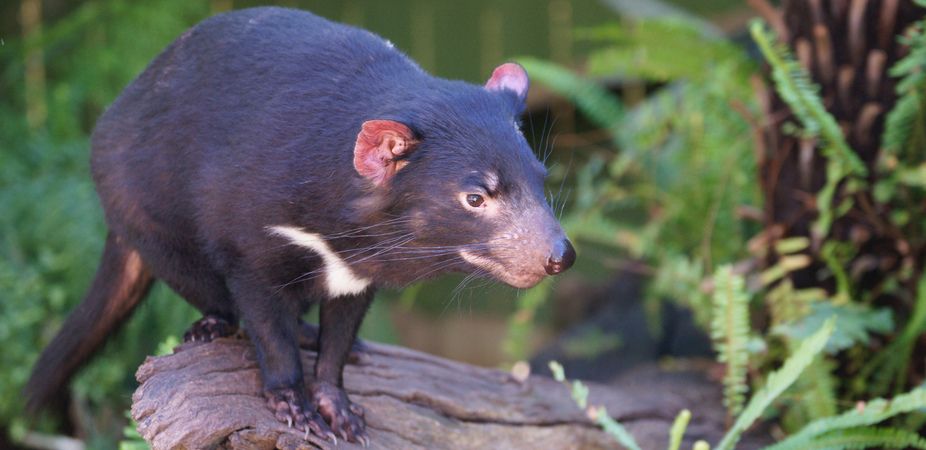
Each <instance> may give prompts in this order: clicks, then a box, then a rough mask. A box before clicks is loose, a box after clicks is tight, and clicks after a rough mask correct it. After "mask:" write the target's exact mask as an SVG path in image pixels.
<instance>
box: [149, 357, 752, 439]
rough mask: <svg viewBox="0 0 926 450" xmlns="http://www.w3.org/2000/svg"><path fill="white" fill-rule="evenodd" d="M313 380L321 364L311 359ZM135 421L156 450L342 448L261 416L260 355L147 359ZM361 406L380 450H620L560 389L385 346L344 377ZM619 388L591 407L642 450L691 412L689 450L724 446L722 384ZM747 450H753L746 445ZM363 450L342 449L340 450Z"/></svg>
mask: <svg viewBox="0 0 926 450" xmlns="http://www.w3.org/2000/svg"><path fill="white" fill-rule="evenodd" d="M302 356H303V364H304V366H305V367H306V372H307V373H311V372H312V364H313V362H314V358H315V353H313V352H311V351H305V350H304V351H303V353H302ZM136 376H137V378H138V381H139V383H140V386H139V388H138V390H137V391H136V392H135V394H134V395H133V405H132V417H133V418H134V419H135V420H136V421H137V422H138V430H139V432H140V433H141V435H142V436H143V437H144V438H145V439H146V440H147V441H148V442H149V443H150V444H151V446H152V448H154V449H156V450H159V449H176V448H190V449H192V448H228V449H245V448H247V449H273V448H279V449H311V448H334V447H333V446H332V445H331V444H329V443H327V442H324V441H321V440H319V439H317V438H315V437H314V436H310V437H309V438H308V440H304V438H303V435H302V433H301V432H298V431H296V430H293V429H289V428H287V427H286V425H285V424H281V423H279V422H277V421H276V420H275V419H274V418H273V416H272V415H271V413H270V410H269V409H267V407H266V406H265V402H264V400H263V398H262V397H261V393H260V379H259V372H258V369H257V362H256V360H255V355H254V350H253V349H252V347H251V346H250V344H249V343H248V342H247V341H245V340H240V339H219V340H217V341H214V342H212V343H209V344H200V345H196V346H188V347H187V348H183V349H182V350H181V351H178V352H176V353H174V354H172V355H167V356H159V357H150V358H148V359H147V360H146V361H145V363H144V364H143V365H142V366H141V367H140V368H139V369H138V372H137V374H136ZM344 379H345V386H346V389H347V392H348V394H349V395H350V397H351V399H352V400H353V401H354V402H357V403H359V404H360V405H362V406H363V407H364V408H365V410H366V422H367V430H368V435H369V437H370V438H371V441H372V447H373V448H385V449H415V448H428V449H440V448H454V449H467V448H479V449H483V448H512V449H520V448H523V449H537V448H557V449H569V448H582V449H597V448H620V446H618V445H617V444H616V443H615V441H614V440H612V439H611V438H610V437H609V436H607V435H606V434H604V433H603V432H602V431H600V430H599V429H598V428H597V427H596V426H594V425H593V424H592V423H591V422H590V421H589V420H588V419H587V418H586V417H585V414H584V412H583V411H581V410H580V409H579V408H578V407H577V406H576V405H575V403H574V402H573V401H572V399H571V398H570V396H569V393H568V390H567V388H566V387H564V386H563V385H561V384H559V383H557V382H555V381H554V380H552V379H550V378H547V377H543V376H537V375H533V376H531V377H530V378H528V379H527V380H526V381H524V382H520V381H518V380H516V379H515V378H514V377H512V376H511V375H510V374H508V373H506V372H502V371H499V370H493V369H485V368H479V367H474V366H469V365H466V364H462V363H457V362H453V361H449V360H445V359H441V358H438V357H434V356H430V355H426V354H423V353H418V352H415V351H412V350H407V349H403V348H400V347H394V346H389V345H382V344H373V343H369V344H365V345H364V348H363V350H361V351H359V352H357V353H356V354H355V355H354V356H353V357H352V361H351V362H350V363H349V364H348V366H347V368H346V369H345V372H344ZM623 380H624V381H623V382H621V385H619V386H617V387H610V386H607V387H606V386H602V385H597V384H590V388H591V395H590V402H591V403H592V404H595V405H603V406H605V407H607V409H608V412H609V413H610V414H611V415H612V416H613V417H614V418H616V419H617V420H619V421H621V422H622V423H623V424H624V425H625V426H626V427H627V428H628V429H629V430H630V432H631V433H632V434H633V435H634V436H635V437H636V438H637V439H638V440H639V442H640V444H641V446H642V447H643V448H644V449H650V448H654V449H655V448H666V442H667V433H668V429H669V426H670V425H671V423H672V420H673V419H674V417H675V415H676V414H677V413H678V412H679V411H680V410H681V409H683V408H689V409H690V410H691V411H692V412H693V419H692V422H691V424H690V425H689V428H688V433H687V439H686V441H687V444H686V446H685V448H690V446H691V444H693V442H694V441H695V440H697V439H706V440H708V441H711V442H716V441H717V440H718V439H719V437H720V436H721V434H722V430H723V420H724V414H723V410H722V407H720V394H719V390H718V388H717V386H716V385H715V384H714V383H710V382H708V381H706V380H705V379H704V378H703V377H698V376H695V377H692V376H687V375H678V374H676V375H667V376H661V375H658V374H656V373H655V372H654V371H653V370H649V371H646V372H645V373H639V372H638V374H637V375H635V376H626V377H624V379H623ZM744 444H745V445H744V446H742V447H741V448H752V447H755V444H750V443H748V442H746V443H744ZM355 447H356V448H360V447H359V446H354V445H351V444H345V443H343V442H342V443H340V445H339V446H338V447H337V448H339V449H348V448H355Z"/></svg>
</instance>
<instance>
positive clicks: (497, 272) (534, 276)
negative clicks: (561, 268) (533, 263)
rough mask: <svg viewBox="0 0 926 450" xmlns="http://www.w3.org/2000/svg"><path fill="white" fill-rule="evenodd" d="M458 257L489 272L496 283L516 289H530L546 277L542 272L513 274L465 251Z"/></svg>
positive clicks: (490, 261) (496, 263)
mask: <svg viewBox="0 0 926 450" xmlns="http://www.w3.org/2000/svg"><path fill="white" fill-rule="evenodd" d="M460 257H461V258H463V260H464V261H466V262H467V263H469V264H470V265H472V266H475V267H477V268H479V269H482V270H485V271H487V272H489V274H491V275H492V276H493V277H494V278H495V279H497V280H498V281H501V282H502V283H505V284H507V285H509V286H511V287H513V288H517V289H528V288H532V287H534V286H536V285H537V283H540V281H541V280H543V279H544V278H546V276H547V274H546V272H544V271H542V270H541V271H538V272H521V273H515V272H513V271H512V270H510V269H509V268H507V267H505V266H504V265H503V264H501V263H499V262H496V261H494V260H492V259H491V258H487V257H485V256H480V255H476V254H474V253H472V252H469V251H466V250H461V251H460Z"/></svg>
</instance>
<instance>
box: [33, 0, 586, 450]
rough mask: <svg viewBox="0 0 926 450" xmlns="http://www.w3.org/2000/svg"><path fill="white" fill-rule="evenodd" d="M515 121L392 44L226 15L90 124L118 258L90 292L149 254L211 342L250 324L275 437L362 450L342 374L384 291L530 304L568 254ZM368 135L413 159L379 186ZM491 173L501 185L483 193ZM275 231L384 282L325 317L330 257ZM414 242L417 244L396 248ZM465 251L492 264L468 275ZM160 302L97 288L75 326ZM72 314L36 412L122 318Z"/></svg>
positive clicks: (514, 100)
mask: <svg viewBox="0 0 926 450" xmlns="http://www.w3.org/2000/svg"><path fill="white" fill-rule="evenodd" d="M521 110H523V99H522V98H519V96H518V95H516V94H515V93H514V92H512V91H508V90H492V91H490V90H487V89H485V88H483V87H481V86H475V85H471V84H467V83H463V82H459V81H449V80H444V79H440V78H435V77H432V76H430V75H428V74H427V73H425V72H424V71H422V70H421V69H420V68H419V67H418V66H417V65H416V64H414V63H413V62H412V61H410V60H409V59H408V58H407V57H406V56H405V55H403V54H401V53H400V52H398V51H396V50H394V49H393V48H392V47H391V45H389V44H387V43H386V42H384V41H383V40H382V39H381V38H379V37H377V36H375V35H373V34H371V33H369V32H367V31H364V30H360V29H357V28H353V27H349V26H345V25H341V24H336V23H332V22H329V21H326V20H324V19H321V18H318V17H316V16H313V15H311V14H309V13H305V12H299V11H294V10H288V9H282V8H256V9H248V10H241V11H237V12H232V13H227V14H222V15H218V16H215V17H213V18H211V19H208V20H206V21H204V22H202V23H201V24H199V25H197V26H196V27H194V28H192V29H191V30H189V31H188V32H186V33H185V34H184V35H183V36H181V37H180V38H178V39H177V40H176V41H175V42H174V43H172V44H171V45H170V46H169V47H168V48H167V49H166V50H165V51H164V52H163V53H162V54H161V55H159V56H158V57H157V58H156V59H155V60H154V61H153V62H152V63H151V64H150V65H149V67H148V68H147V69H146V70H145V71H144V72H143V73H142V74H141V75H140V76H139V77H138V78H137V79H136V80H135V81H134V82H133V83H132V84H131V85H130V86H128V87H127V88H126V89H125V91H124V92H123V93H122V94H121V96H120V97H119V98H118V99H117V100H116V101H115V102H114V103H113V105H112V106H111V107H110V108H109V109H108V110H107V111H106V112H105V113H104V114H103V116H102V117H101V118H100V120H99V122H98V123H97V126H96V129H95V131H94V133H93V136H92V147H93V156H92V169H93V175H94V179H95V181H96V183H97V187H98V192H99V195H100V198H101V200H102V203H103V208H104V210H105V212H106V219H107V224H108V226H109V228H110V233H111V237H110V240H109V241H108V244H107V249H109V248H110V247H109V246H110V243H111V242H112V241H113V240H114V239H116V240H117V241H118V242H120V243H121V244H119V245H120V247H119V248H120V249H123V250H122V253H114V252H110V251H109V250H107V253H105V254H104V259H103V262H102V263H101V266H100V269H99V272H98V274H97V281H98V282H99V283H102V284H105V283H107V280H110V282H116V281H118V277H119V275H118V274H119V273H120V270H124V269H120V268H119V267H118V263H119V261H121V259H120V258H124V252H125V251H131V252H137V254H138V255H140V257H141V260H143V261H144V266H143V267H142V269H141V270H143V271H144V273H146V274H147V273H150V274H151V275H153V277H155V278H157V279H160V280H162V281H164V282H165V283H167V284H168V285H169V286H170V287H171V288H172V289H174V290H175V291H177V292H178V293H179V294H180V295H181V296H183V297H184V298H185V299H186V300H187V301H189V302H190V303H191V304H192V305H194V306H195V307H196V308H198V309H199V310H200V311H202V312H203V313H204V315H206V316H207V318H208V320H207V321H206V322H207V323H210V324H213V323H219V324H223V325H224V324H225V323H226V322H227V323H228V324H236V323H237V322H238V321H239V319H243V320H244V322H245V328H246V329H247V331H248V334H249V336H250V338H251V339H252V341H253V342H254V344H255V346H256V348H257V353H258V357H259V362H260V367H261V372H262V377H263V382H264V387H265V390H266V391H267V392H268V400H269V401H270V403H271V407H273V408H275V410H276V411H277V413H278V415H279V416H280V417H281V420H283V419H284V418H288V419H295V421H296V423H297V424H299V423H304V422H306V421H308V423H309V424H310V425H312V427H313V428H312V431H313V432H316V433H318V434H322V435H328V433H330V431H334V432H335V433H337V434H340V435H341V436H342V437H344V438H347V439H350V440H358V439H362V428H363V425H362V419H361V418H360V414H359V413H357V411H356V408H354V407H351V408H345V405H344V403H346V402H347V399H346V396H344V395H343V392H342V391H341V390H340V386H341V371H342V368H343V365H344V362H345V359H346V357H347V354H348V352H349V351H350V348H351V344H352V342H353V341H354V338H355V335H356V332H357V328H358V327H359V325H360V322H361V320H362V318H363V315H364V313H365V311H366V309H367V307H368V305H369V302H370V300H371V299H372V297H373V293H374V289H375V288H377V287H383V286H402V285H405V284H407V283H410V282H413V281H416V280H418V279H421V278H424V277H428V276H432V275H435V274H437V273H440V272H445V271H448V270H457V271H475V270H481V271H484V272H486V273H491V274H492V275H494V276H496V277H499V278H502V279H503V281H507V282H509V283H512V284H516V285H530V284H533V283H536V281H538V280H539V278H537V277H538V276H541V277H542V276H543V269H542V266H543V264H545V263H546V262H545V261H546V258H547V255H550V248H551V246H552V245H553V244H551V243H552V242H557V241H563V240H564V239H565V236H564V235H563V233H562V230H561V229H560V228H559V225H558V224H557V223H556V220H555V219H554V218H553V215H552V214H551V212H550V209H549V207H548V206H547V204H546V202H545V200H544V195H543V192H544V191H543V178H544V176H545V170H544V168H543V166H542V165H541V164H540V163H539V162H538V161H537V159H536V157H535V156H534V155H533V153H532V152H531V150H530V148H529V147H528V146H527V144H526V142H525V140H524V138H523V136H522V135H521V133H520V132H519V131H518V130H517V128H516V127H517V125H516V122H517V118H516V115H517V114H518V113H520V111H521ZM374 119H386V120H393V121H397V122H401V123H403V124H406V125H407V126H408V127H409V128H411V130H412V131H413V132H414V133H415V138H416V139H417V140H418V144H417V146H416V147H415V148H414V150H413V151H412V152H411V153H410V155H409V156H408V157H407V159H406V162H407V165H406V166H405V167H403V168H402V169H401V170H399V171H398V173H397V174H396V175H395V177H394V178H393V179H392V180H391V182H390V183H389V185H388V186H387V187H383V186H375V185H373V184H371V183H370V181H369V180H367V179H366V178H364V177H362V176H360V175H359V174H358V172H357V171H356V170H355V168H354V165H353V149H354V143H355V140H356V139H357V134H358V131H359V130H360V128H361V125H362V124H363V123H364V122H365V121H367V120H374ZM488 173H492V174H494V175H495V176H496V177H497V179H498V183H497V184H498V185H497V188H494V189H492V190H491V192H488V189H487V187H486V186H485V184H486V176H487V175H486V174H488ZM473 191H475V192H480V193H483V194H485V195H488V196H489V197H491V199H492V201H494V202H497V204H498V205H500V206H499V211H500V212H499V213H498V214H496V215H494V216H492V217H487V216H480V215H477V214H474V213H473V212H472V211H469V210H467V209H466V207H465V206H464V205H463V204H461V202H460V201H459V198H460V197H459V195H460V193H466V192H473ZM278 225H280V226H293V227H298V228H301V229H303V230H305V231H306V232H311V233H317V234H320V235H323V236H325V239H326V241H327V243H328V245H329V246H330V247H331V248H332V249H334V251H335V252H337V253H338V255H339V256H340V257H341V258H342V259H343V260H345V261H347V262H348V264H349V266H350V268H351V269H352V270H353V271H354V272H355V273H356V274H357V275H358V276H360V277H364V278H368V279H371V280H372V284H371V286H370V287H369V289H367V290H366V291H364V292H362V293H358V294H356V295H349V296H341V297H337V298H332V297H331V295H329V293H328V291H327V290H326V288H325V285H324V283H322V282H321V279H322V278H323V277H322V276H321V275H323V274H321V273H319V272H318V271H319V270H320V268H321V267H322V259H321V258H320V256H319V255H316V254H315V253H314V252H312V251H311V250H308V249H306V248H303V247H299V246H296V245H292V243H291V242H289V241H287V240H286V239H284V238H282V237H280V236H277V235H274V234H272V233H270V232H268V227H271V226H278ZM402 236H407V237H408V241H407V242H405V241H404V240H403V241H399V240H396V238H398V237H402ZM397 243H401V244H402V245H400V246H397V247H395V248H390V247H391V246H394V244H397ZM466 246H469V247H466ZM459 248H470V249H472V252H474V253H478V254H479V255H481V256H482V257H484V258H486V259H487V260H490V261H491V262H489V263H486V264H488V266H486V267H477V266H474V265H473V264H472V263H469V262H467V261H465V260H464V259H462V258H461V257H460V255H459V252H458V249H459ZM569 251H571V247H569ZM569 263H570V264H571V261H570V262H569ZM567 267H568V265H567ZM538 270H539V271H540V272H539V273H540V275H537V273H538ZM522 273H523V275H522ZM509 275H510V276H511V279H505V278H504V277H507V276H509ZM512 280H516V281H512ZM149 284H150V276H148V277H147V278H146V277H139V279H138V281H137V282H136V284H135V285H134V287H133V290H132V292H133V293H134V294H133V295H130V296H125V295H115V294H113V292H111V291H109V290H107V289H109V288H107V287H106V286H103V287H97V285H96V283H95V284H94V288H92V289H91V292H90V293H89V294H88V296H87V299H86V300H85V302H84V304H82V305H81V306H80V307H79V308H78V312H79V311H90V315H91V316H92V315H93V314H97V313H99V311H100V310H101V308H103V307H104V306H105V305H113V304H119V305H122V306H120V308H121V309H122V310H125V311H126V314H127V312H128V311H131V309H132V307H134V305H135V304H136V303H137V302H138V301H139V300H140V296H139V295H137V294H138V293H143V292H144V290H145V289H147V286H148V285H149ZM311 303H319V304H320V307H321V316H320V317H321V320H320V336H319V339H320V344H319V345H320V356H319V362H318V364H317V367H316V371H315V377H314V379H315V382H314V385H313V386H312V387H311V392H312V395H311V397H312V399H311V401H310V399H309V398H307V397H306V395H305V392H306V390H305V388H304V386H303V381H302V380H303V374H302V367H301V365H300V362H299V359H298V348H297V345H296V342H297V337H298V334H299V329H300V324H299V321H298V318H299V316H300V315H301V314H302V313H304V312H305V311H306V309H307V308H308V306H309V305H310V304H311ZM78 312H75V315H72V317H71V318H70V319H69V321H68V322H67V324H66V325H65V327H64V328H63V329H62V332H61V334H59V336H58V337H57V338H56V339H55V341H54V342H53V343H52V345H51V346H50V347H49V348H48V349H47V350H46V351H45V353H43V355H42V358H41V359H40V360H39V363H38V364H37V365H36V367H35V369H34V373H33V378H32V380H31V381H30V384H29V387H28V388H27V392H28V394H29V397H30V399H31V400H32V401H33V403H35V404H37V403H40V402H42V401H43V400H44V399H46V398H47V396H48V395H49V393H50V392H52V391H54V390H56V389H59V388H60V386H62V385H63V383H66V382H67V379H68V378H69V377H70V376H71V375H72V374H73V371H74V370H76V367H77V365H78V364H79V361H77V360H74V361H72V360H68V361H66V362H62V358H63V357H62V356H61V355H63V354H67V353H70V352H71V351H72V350H73V349H74V348H77V347H79V348H81V349H90V350H92V349H93V348H96V347H97V346H98V343H99V342H102V340H103V338H104V337H105V336H106V335H107V334H109V332H111V330H112V329H113V328H114V327H115V326H116V325H118V323H117V322H118V321H121V320H123V319H124V316H125V314H123V315H119V316H118V317H116V318H117V319H118V320H117V321H115V322H113V321H112V320H109V321H104V323H98V324H93V325H92V326H90V325H89V324H88V323H87V317H86V316H87V313H86V312H85V313H83V314H82V315H78ZM222 329H225V328H222ZM205 334H206V335H209V332H207V333H205ZM88 342H89V343H90V344H87V343H88ZM90 353H91V352H90V351H89V350H88V351H80V352H77V353H75V358H77V359H80V360H82V359H85V358H86V357H88V356H89V354H90ZM62 368H63V371H59V370H62ZM56 371H58V372H56ZM49 373H57V374H59V375H58V376H54V377H49V375H48V374H49ZM311 403H314V404H313V405H310V404H311ZM326 405H334V407H335V409H331V408H328V407H326ZM312 409H314V410H315V411H318V412H319V413H321V415H322V416H324V418H325V419H326V421H327V423H328V424H330V425H331V427H332V428H333V430H329V429H327V426H328V425H326V424H325V423H321V424H318V423H317V414H315V415H314V416H313V414H312ZM342 410H344V411H342ZM348 410H349V411H351V412H346V411H348ZM300 421H302V422H300ZM316 426H317V428H316Z"/></svg>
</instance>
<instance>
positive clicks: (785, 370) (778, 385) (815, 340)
mask: <svg viewBox="0 0 926 450" xmlns="http://www.w3.org/2000/svg"><path fill="white" fill-rule="evenodd" d="M834 326H835V320H834V319H829V320H827V321H826V322H825V323H824V324H823V326H822V327H820V329H819V330H817V332H816V333H814V334H813V335H812V336H810V337H809V338H807V339H806V340H804V342H802V343H801V345H800V347H799V348H798V349H797V351H795V352H794V353H793V354H792V355H791V356H790V357H789V358H788V360H787V361H785V363H784V364H783V365H782V366H781V368H780V369H778V370H776V371H774V372H772V373H771V374H769V376H768V378H767V379H766V380H765V386H763V387H762V389H760V390H759V391H758V392H756V393H755V395H753V396H752V398H751V399H750V400H749V403H748V404H747V405H746V408H745V409H744V410H743V413H742V414H740V416H739V417H738V418H737V419H736V422H734V423H733V426H732V427H731V428H730V430H728V431H727V434H726V435H724V437H723V440H721V441H720V444H718V445H717V449H718V450H732V449H733V447H734V446H735V445H736V443H737V442H738V441H739V439H740V436H741V435H742V434H743V431H745V430H746V428H748V427H749V426H751V425H752V423H753V422H755V421H756V419H758V418H759V415H760V414H762V412H763V411H765V409H766V408H768V406H769V405H770V404H771V403H772V402H773V401H774V400H775V399H776V398H778V396H780V395H781V393H782V392H784V391H785V389H787V388H788V387H789V386H791V385H792V384H793V383H794V381H795V380H797V377H799V376H800V375H801V373H802V372H803V371H804V369H806V368H807V366H809V365H810V363H811V362H813V360H814V358H815V357H816V356H817V355H818V354H819V353H820V352H821V351H823V348H824V347H825V346H826V341H827V340H829V338H830V336H831V335H832V334H833V328H834Z"/></svg>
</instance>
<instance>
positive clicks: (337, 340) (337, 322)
mask: <svg viewBox="0 0 926 450" xmlns="http://www.w3.org/2000/svg"><path fill="white" fill-rule="evenodd" d="M373 293H374V291H373V289H368V290H367V291H366V292H363V293H361V294H358V295H351V296H343V297H336V298H329V299H325V300H324V301H322V303H321V306H320V311H319V333H320V336H319V341H320V345H319V352H318V362H317V363H316V364H315V382H314V383H313V384H312V387H311V392H312V400H313V402H314V403H315V407H316V408H318V412H319V413H320V414H321V415H322V416H323V417H324V418H325V419H326V420H327V421H328V423H329V424H330V425H331V428H332V429H333V430H334V431H335V433H337V434H339V435H340V436H341V437H342V438H344V439H346V440H348V441H352V442H358V441H359V442H361V443H363V444H364V445H366V444H367V442H368V440H367V438H366V436H365V435H364V432H363V430H364V427H365V425H364V422H363V409H362V408H361V407H360V406H359V405H355V404H352V403H351V402H350V400H349V399H348V398H347V394H346V393H345V392H344V384H343V372H344V363H345V362H346V361H347V356H348V354H349V353H350V351H351V348H352V347H353V344H354V339H355V338H356V337H357V330H358V329H359V328H360V323H361V322H363V316H364V315H366V312H367V308H369V306H370V302H371V301H372V300H373Z"/></svg>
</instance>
